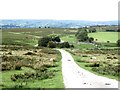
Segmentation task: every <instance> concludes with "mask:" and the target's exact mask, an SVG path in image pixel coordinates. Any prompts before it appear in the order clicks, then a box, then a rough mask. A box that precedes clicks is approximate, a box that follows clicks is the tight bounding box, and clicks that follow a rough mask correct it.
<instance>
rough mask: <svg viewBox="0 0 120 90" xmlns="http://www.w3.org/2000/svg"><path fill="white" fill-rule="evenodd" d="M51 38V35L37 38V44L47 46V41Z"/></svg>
mask: <svg viewBox="0 0 120 90" xmlns="http://www.w3.org/2000/svg"><path fill="white" fill-rule="evenodd" d="M51 40H52V39H51V37H43V38H41V39H39V41H38V46H43V47H47V45H48V42H49V41H51Z"/></svg>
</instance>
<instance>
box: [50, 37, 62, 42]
mask: <svg viewBox="0 0 120 90" xmlns="http://www.w3.org/2000/svg"><path fill="white" fill-rule="evenodd" d="M52 41H54V42H60V41H61V40H60V37H59V36H55V37H53V38H52Z"/></svg>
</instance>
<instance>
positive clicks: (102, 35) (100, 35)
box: [89, 32, 118, 43]
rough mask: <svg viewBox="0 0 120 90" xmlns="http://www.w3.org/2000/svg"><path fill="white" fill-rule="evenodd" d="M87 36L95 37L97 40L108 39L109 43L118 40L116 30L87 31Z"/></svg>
mask: <svg viewBox="0 0 120 90" xmlns="http://www.w3.org/2000/svg"><path fill="white" fill-rule="evenodd" d="M89 37H93V38H94V39H97V42H102V43H106V42H107V41H110V43H116V41H117V40H118V32H96V33H89Z"/></svg>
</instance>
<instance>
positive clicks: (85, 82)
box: [58, 49, 118, 88]
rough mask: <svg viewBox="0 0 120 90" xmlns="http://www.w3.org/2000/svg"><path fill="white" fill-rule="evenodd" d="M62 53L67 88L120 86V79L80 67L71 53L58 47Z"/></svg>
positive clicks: (63, 72)
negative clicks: (109, 77)
mask: <svg viewBox="0 0 120 90" xmlns="http://www.w3.org/2000/svg"><path fill="white" fill-rule="evenodd" d="M58 50H59V51H60V52H61V55H62V74H63V80H64V85H65V88H118V81H116V80H113V79H108V78H106V77H102V76H97V75H95V74H93V73H91V72H88V71H86V70H84V69H82V68H81V67H79V66H78V65H77V64H76V63H75V62H74V59H73V57H72V56H71V55H70V53H68V52H66V51H65V50H62V49H58Z"/></svg>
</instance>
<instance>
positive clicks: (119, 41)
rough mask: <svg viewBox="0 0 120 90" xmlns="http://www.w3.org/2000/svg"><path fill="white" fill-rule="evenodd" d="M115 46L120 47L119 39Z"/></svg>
mask: <svg viewBox="0 0 120 90" xmlns="http://www.w3.org/2000/svg"><path fill="white" fill-rule="evenodd" d="M117 46H119V47H120V39H119V40H118V41H117Z"/></svg>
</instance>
